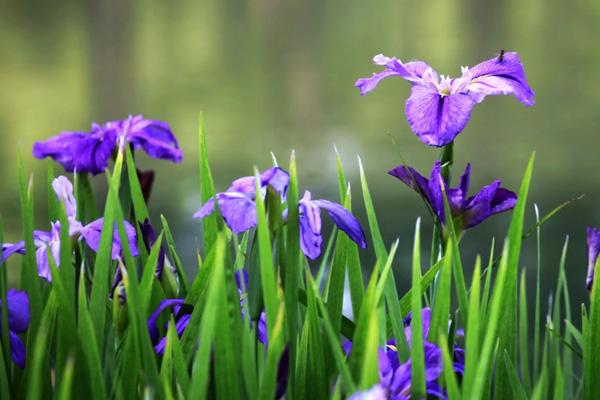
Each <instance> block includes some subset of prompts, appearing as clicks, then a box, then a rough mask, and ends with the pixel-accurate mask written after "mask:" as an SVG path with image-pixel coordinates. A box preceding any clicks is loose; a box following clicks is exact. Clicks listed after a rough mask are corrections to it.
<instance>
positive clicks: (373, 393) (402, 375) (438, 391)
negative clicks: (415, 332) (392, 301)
mask: <svg viewBox="0 0 600 400" xmlns="http://www.w3.org/2000/svg"><path fill="white" fill-rule="evenodd" d="M421 318H422V320H421V322H422V326H423V339H424V343H423V346H424V355H425V387H426V391H427V395H428V396H430V397H433V398H441V399H445V398H446V394H445V392H444V390H442V388H441V387H440V385H439V378H440V377H441V375H442V371H443V361H442V351H441V349H440V348H439V347H437V346H436V345H435V344H433V343H430V342H428V341H427V336H428V335H429V327H430V324H431V309H430V308H424V309H423V310H422V311H421ZM411 322H412V318H411V316H410V314H409V316H408V317H407V318H406V319H405V320H404V325H405V327H404V334H405V336H406V339H407V341H408V345H409V346H411V344H412V340H411V339H412V335H411V327H410V324H411ZM343 348H344V352H345V353H346V354H348V353H349V352H350V351H351V349H352V343H351V342H349V341H348V342H346V343H345V344H344V346H343ZM463 354H464V351H463V350H462V349H461V348H460V347H458V346H455V347H454V371H455V372H456V373H457V374H459V375H462V374H463V372H464V356H463ZM378 364H379V384H378V385H377V386H375V387H373V388H371V389H369V390H368V391H364V392H359V393H355V394H354V395H353V397H352V398H356V399H373V400H375V399H387V398H391V399H409V398H410V396H411V360H410V359H409V360H407V361H406V362H404V363H402V364H400V362H399V360H398V353H397V348H396V341H395V340H394V339H391V340H389V341H388V342H387V343H386V346H385V347H384V348H380V349H379V350H378ZM382 394H384V395H385V397H378V396H380V395H382ZM354 396H356V397H354Z"/></svg>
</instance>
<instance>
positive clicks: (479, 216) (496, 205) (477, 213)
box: [463, 180, 517, 228]
mask: <svg viewBox="0 0 600 400" xmlns="http://www.w3.org/2000/svg"><path fill="white" fill-rule="evenodd" d="M500 184H501V181H499V180H497V181H495V182H493V183H492V184H490V185H487V186H484V187H483V188H482V189H481V190H480V191H479V193H477V194H476V195H475V196H473V197H471V198H470V199H468V200H467V204H466V206H465V211H464V213H463V224H464V225H465V228H472V227H474V226H475V225H478V224H479V223H481V222H483V220H484V219H486V218H488V217H490V216H492V215H495V214H498V213H501V212H504V211H508V210H511V209H513V208H514V207H515V205H516V204H517V195H516V194H515V193H514V192H512V191H510V190H507V189H504V188H501V187H500Z"/></svg>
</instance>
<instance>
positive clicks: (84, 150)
mask: <svg viewBox="0 0 600 400" xmlns="http://www.w3.org/2000/svg"><path fill="white" fill-rule="evenodd" d="M116 139H117V137H116V132H115V131H114V130H106V129H104V128H102V127H101V126H99V125H97V124H93V125H92V131H91V133H90V134H87V135H85V136H84V137H83V138H81V140H79V141H77V142H76V143H75V145H74V148H73V164H74V166H75V170H77V171H78V172H89V173H91V174H93V175H97V174H100V173H102V172H104V170H105V169H106V168H107V167H108V162H109V161H110V159H111V157H112V154H113V152H114V150H115V147H116Z"/></svg>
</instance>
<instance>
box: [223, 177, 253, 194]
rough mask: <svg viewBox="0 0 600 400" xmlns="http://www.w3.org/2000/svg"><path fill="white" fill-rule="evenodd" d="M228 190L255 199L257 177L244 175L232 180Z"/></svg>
mask: <svg viewBox="0 0 600 400" xmlns="http://www.w3.org/2000/svg"><path fill="white" fill-rule="evenodd" d="M227 192H237V193H243V194H245V195H247V196H248V197H250V198H252V199H254V198H255V196H256V178H255V177H254V176H244V177H241V178H238V179H236V180H234V181H233V182H231V186H229V188H228V189H227V190H226V193H227Z"/></svg>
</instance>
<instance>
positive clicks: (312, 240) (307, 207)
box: [298, 191, 323, 260]
mask: <svg viewBox="0 0 600 400" xmlns="http://www.w3.org/2000/svg"><path fill="white" fill-rule="evenodd" d="M298 207H299V211H300V215H299V219H300V248H301V249H302V252H303V253H304V254H305V255H306V256H307V257H308V258H310V259H311V260H314V259H316V258H317V257H319V255H321V245H322V244H323V237H322V236H321V213H320V210H319V207H317V206H316V205H315V204H313V202H312V201H311V200H310V192H308V191H306V192H305V193H304V197H303V198H302V200H300V202H299V203H298Z"/></svg>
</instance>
